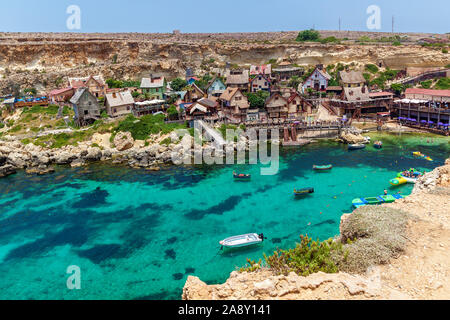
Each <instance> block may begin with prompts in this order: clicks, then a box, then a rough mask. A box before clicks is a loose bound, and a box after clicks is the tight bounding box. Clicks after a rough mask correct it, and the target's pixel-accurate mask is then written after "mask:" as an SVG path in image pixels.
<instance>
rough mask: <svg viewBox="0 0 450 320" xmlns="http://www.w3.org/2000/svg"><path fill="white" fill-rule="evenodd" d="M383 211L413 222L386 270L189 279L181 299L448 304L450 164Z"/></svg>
mask: <svg viewBox="0 0 450 320" xmlns="http://www.w3.org/2000/svg"><path fill="white" fill-rule="evenodd" d="M384 206H386V207H389V208H394V209H399V210H402V211H404V212H408V213H410V214H411V216H414V219H410V220H409V222H408V224H407V229H408V230H407V236H406V239H407V245H406V248H405V250H404V252H403V254H402V255H401V256H399V257H398V258H396V259H391V261H390V263H388V264H386V265H381V266H372V267H370V268H368V270H367V271H366V273H365V274H362V275H354V274H348V273H342V272H340V273H336V274H325V273H321V272H319V273H316V274H312V275H310V276H308V277H300V276H298V275H296V274H294V273H290V274H289V275H288V276H283V275H275V274H273V273H272V272H271V271H270V270H267V269H263V270H260V271H257V272H253V273H247V272H244V273H238V272H236V271H235V272H232V273H231V275H230V278H229V279H228V280H227V281H226V283H224V284H221V285H206V284H205V283H204V282H202V281H201V280H200V279H199V278H197V277H193V276H190V277H189V278H188V279H187V282H186V284H185V287H184V289H183V299H185V300H201V299H218V300H226V299H250V300H254V299H267V300H270V299H283V300H288V299H296V300H301V299H449V298H450V281H449V276H450V250H449V249H448V248H449V247H450V223H449V217H450V210H449V208H450V159H448V160H447V161H446V163H445V165H444V166H442V167H439V168H436V169H435V170H433V171H432V172H430V173H428V174H426V175H425V176H424V177H422V178H421V179H420V180H419V182H418V183H417V184H416V187H415V188H414V191H413V194H412V195H410V196H409V197H407V198H405V199H402V200H399V201H397V202H395V203H391V204H386V205H384ZM347 218H348V216H347Z"/></svg>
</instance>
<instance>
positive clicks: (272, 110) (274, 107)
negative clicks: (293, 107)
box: [266, 92, 288, 120]
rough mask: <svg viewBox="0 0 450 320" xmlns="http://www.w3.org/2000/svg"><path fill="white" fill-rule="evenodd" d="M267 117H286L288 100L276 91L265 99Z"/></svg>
mask: <svg viewBox="0 0 450 320" xmlns="http://www.w3.org/2000/svg"><path fill="white" fill-rule="evenodd" d="M266 110H267V117H268V118H269V119H272V120H273V119H284V120H286V119H287V117H288V100H287V99H286V98H284V97H283V96H282V95H281V94H279V93H278V92H275V93H274V94H272V95H271V96H270V97H269V98H267V100H266Z"/></svg>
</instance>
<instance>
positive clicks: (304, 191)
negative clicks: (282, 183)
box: [294, 188, 314, 196]
mask: <svg viewBox="0 0 450 320" xmlns="http://www.w3.org/2000/svg"><path fill="white" fill-rule="evenodd" d="M311 193H314V188H302V189H294V195H296V196H304V195H307V194H311Z"/></svg>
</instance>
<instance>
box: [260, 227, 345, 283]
mask: <svg viewBox="0 0 450 320" xmlns="http://www.w3.org/2000/svg"><path fill="white" fill-rule="evenodd" d="M300 239H301V242H300V243H297V245H296V247H295V248H294V249H288V250H281V249H278V250H277V251H275V252H274V254H273V255H271V256H266V255H264V259H265V262H266V264H267V265H268V266H269V267H270V268H271V269H272V270H273V271H274V272H275V273H277V274H284V275H287V274H289V273H290V272H295V273H297V274H298V275H301V276H308V275H310V274H312V273H316V272H319V271H321V272H326V273H336V272H338V271H339V270H338V267H337V265H336V263H335V261H334V260H333V255H338V256H344V255H345V252H344V251H343V246H342V244H341V243H340V242H337V241H333V240H332V239H329V240H326V241H322V242H320V241H319V240H317V241H313V240H312V239H311V238H310V237H308V236H307V235H306V236H303V235H302V236H300Z"/></svg>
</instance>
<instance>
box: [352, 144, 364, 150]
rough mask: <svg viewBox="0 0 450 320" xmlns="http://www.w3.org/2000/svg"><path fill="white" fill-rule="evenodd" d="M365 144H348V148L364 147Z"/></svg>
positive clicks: (357, 148)
mask: <svg viewBox="0 0 450 320" xmlns="http://www.w3.org/2000/svg"><path fill="white" fill-rule="evenodd" d="M365 147H366V146H365V145H364V144H362V143H355V144H349V145H348V150H359V149H364V148H365Z"/></svg>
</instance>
